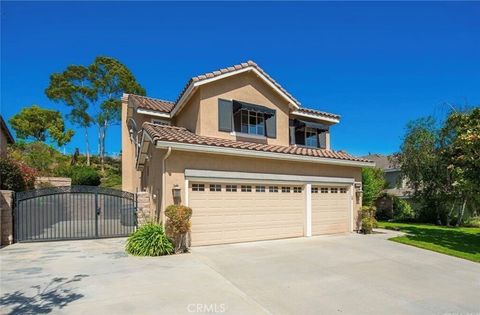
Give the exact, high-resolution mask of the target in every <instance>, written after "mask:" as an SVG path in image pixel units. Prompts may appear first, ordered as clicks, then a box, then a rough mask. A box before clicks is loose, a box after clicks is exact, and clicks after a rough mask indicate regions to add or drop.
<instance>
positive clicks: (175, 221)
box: [165, 205, 192, 253]
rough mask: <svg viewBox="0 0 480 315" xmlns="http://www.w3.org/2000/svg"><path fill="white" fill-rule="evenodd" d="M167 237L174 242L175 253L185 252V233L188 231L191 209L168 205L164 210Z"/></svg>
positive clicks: (186, 249) (186, 247)
mask: <svg viewBox="0 0 480 315" xmlns="http://www.w3.org/2000/svg"><path fill="white" fill-rule="evenodd" d="M165 216H166V217H167V222H165V228H166V231H167V235H168V236H170V237H172V238H173V239H174V242H175V252H177V253H178V252H187V251H188V242H187V233H188V232H189V231H190V226H191V223H190V218H191V217H192V209H191V208H189V207H186V206H182V205H170V206H168V207H167V209H165Z"/></svg>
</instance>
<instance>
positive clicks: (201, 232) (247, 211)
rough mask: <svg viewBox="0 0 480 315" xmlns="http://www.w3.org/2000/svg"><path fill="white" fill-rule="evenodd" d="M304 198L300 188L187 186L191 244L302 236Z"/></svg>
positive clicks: (256, 185) (200, 184)
mask: <svg viewBox="0 0 480 315" xmlns="http://www.w3.org/2000/svg"><path fill="white" fill-rule="evenodd" d="M304 198H305V197H304V189H303V187H302V186H294V185H290V186H289V185H283V186H282V185H269V184H263V183H262V184H245V183H243V184H242V183H229V184H225V183H208V182H207V183H204V182H197V183H196V182H193V183H190V187H189V205H190V207H191V208H192V209H193V215H192V229H191V230H192V234H191V236H192V245H194V246H195V245H209V244H222V243H236V242H247V241H257V240H268V239H279V238H288V237H299V236H303V226H304V209H305V199H304Z"/></svg>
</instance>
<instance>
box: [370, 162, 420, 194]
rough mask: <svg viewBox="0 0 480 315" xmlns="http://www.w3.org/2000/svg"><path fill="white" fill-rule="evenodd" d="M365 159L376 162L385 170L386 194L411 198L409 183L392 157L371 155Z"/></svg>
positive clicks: (376, 164)
mask: <svg viewBox="0 0 480 315" xmlns="http://www.w3.org/2000/svg"><path fill="white" fill-rule="evenodd" d="M363 158H364V159H368V160H371V161H373V162H375V166H376V167H378V168H381V169H382V170H383V172H384V176H385V181H386V183H387V187H386V188H385V190H384V192H385V193H387V194H389V195H393V196H396V197H398V198H401V199H409V198H410V192H411V189H410V188H409V187H408V186H407V181H406V179H405V178H403V176H402V173H401V170H400V168H399V167H398V166H397V165H395V163H394V162H393V156H392V155H382V154H369V155H366V156H364V157H363Z"/></svg>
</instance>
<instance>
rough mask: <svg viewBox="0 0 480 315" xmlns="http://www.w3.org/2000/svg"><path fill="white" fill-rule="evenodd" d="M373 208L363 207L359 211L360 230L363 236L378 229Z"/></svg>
mask: <svg viewBox="0 0 480 315" xmlns="http://www.w3.org/2000/svg"><path fill="white" fill-rule="evenodd" d="M375 211H376V209H375V207H373V206H363V207H362V210H361V217H362V228H361V231H362V233H363V234H371V233H372V231H373V229H374V228H376V227H378V223H377V220H375Z"/></svg>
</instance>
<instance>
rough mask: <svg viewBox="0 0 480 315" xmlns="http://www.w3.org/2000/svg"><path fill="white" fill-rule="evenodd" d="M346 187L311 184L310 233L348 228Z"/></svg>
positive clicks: (348, 208) (341, 230)
mask: <svg viewBox="0 0 480 315" xmlns="http://www.w3.org/2000/svg"><path fill="white" fill-rule="evenodd" d="M348 189H349V188H348V187H329V186H312V235H320V234H333V233H343V232H347V231H349V230H350V228H349V227H350V206H351V200H350V194H349V190H348Z"/></svg>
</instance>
